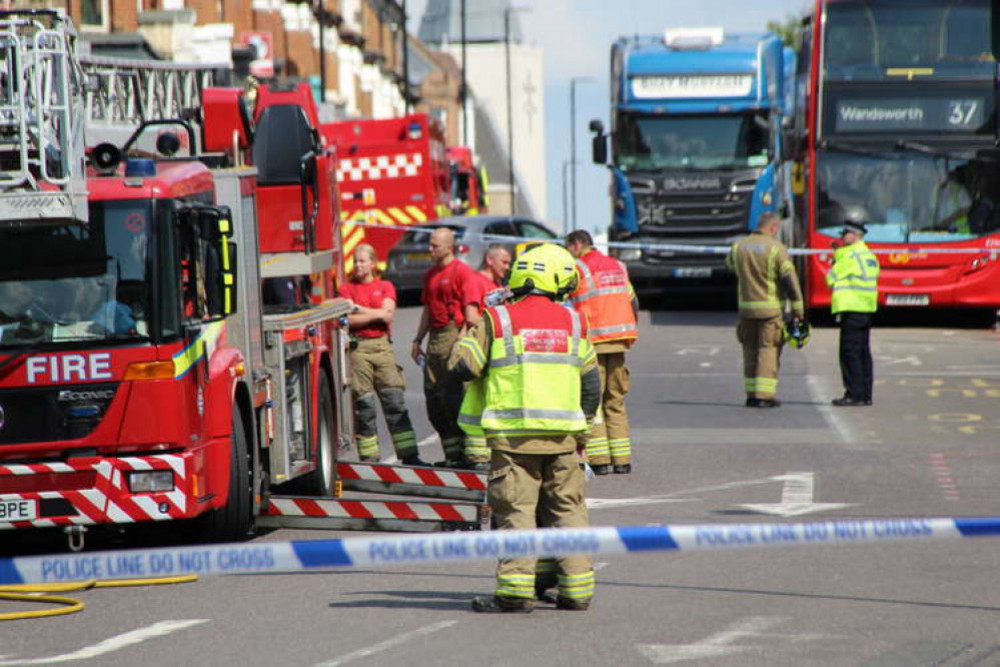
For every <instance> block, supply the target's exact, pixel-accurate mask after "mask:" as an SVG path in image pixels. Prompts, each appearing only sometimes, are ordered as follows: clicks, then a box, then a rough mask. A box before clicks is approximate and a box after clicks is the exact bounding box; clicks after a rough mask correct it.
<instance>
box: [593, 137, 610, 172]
mask: <svg viewBox="0 0 1000 667" xmlns="http://www.w3.org/2000/svg"><path fill="white" fill-rule="evenodd" d="M591 152H592V153H593V160H594V164H600V165H605V164H607V163H608V137H607V135H605V134H595V135H594V138H593V139H592V140H591Z"/></svg>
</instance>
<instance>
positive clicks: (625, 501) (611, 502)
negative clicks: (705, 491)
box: [587, 496, 695, 510]
mask: <svg viewBox="0 0 1000 667" xmlns="http://www.w3.org/2000/svg"><path fill="white" fill-rule="evenodd" d="M694 500H695V499H694V498H658V497H641V496H640V497H637V498H587V509H592V510H596V509H607V508H609V507H631V506H635V505H658V504H660V503H690V502H693V501H694Z"/></svg>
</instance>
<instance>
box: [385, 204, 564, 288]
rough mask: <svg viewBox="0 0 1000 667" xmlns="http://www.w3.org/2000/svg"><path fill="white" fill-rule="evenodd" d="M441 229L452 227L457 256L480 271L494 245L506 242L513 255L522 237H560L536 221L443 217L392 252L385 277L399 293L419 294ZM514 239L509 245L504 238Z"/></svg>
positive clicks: (413, 233) (412, 232)
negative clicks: (435, 235)
mask: <svg viewBox="0 0 1000 667" xmlns="http://www.w3.org/2000/svg"><path fill="white" fill-rule="evenodd" d="M437 227H449V228H451V229H452V230H454V232H455V256H456V257H458V258H459V259H461V260H462V261H463V262H465V263H466V264H468V265H469V266H471V267H472V268H473V269H478V268H479V266H480V265H481V264H482V262H483V255H484V254H486V248H487V247H488V246H489V245H490V244H491V243H503V244H504V245H505V246H506V247H507V250H509V251H510V253H511V255H513V254H514V247H515V246H516V245H517V244H518V243H520V241H519V240H518V239H519V238H525V239H538V240H541V241H551V240H553V239H555V240H556V241H557V242H558V239H559V236H558V235H557V234H556V233H555V232H554V231H552V230H551V229H549V228H548V227H546V226H545V225H543V224H542V223H540V222H538V221H536V220H530V219H528V218H518V217H511V216H506V215H472V216H462V217H455V218H441V219H439V220H435V221H433V222H429V223H427V224H426V225H422V226H420V227H416V228H414V229H412V230H410V231H408V232H406V233H405V234H403V237H402V238H401V239H400V240H399V243H397V244H396V245H395V247H393V249H392V250H390V251H389V257H388V259H387V261H386V271H385V278H386V280H389V281H391V282H392V284H394V285H395V286H396V289H397V290H398V291H399V292H409V293H412V292H419V291H420V290H421V289H422V288H423V285H424V274H425V273H427V269H429V268H430V267H431V264H432V262H431V254H430V252H429V245H430V240H431V232H432V231H434V229H435V228H437ZM505 237H506V238H510V242H509V243H508V242H506V241H505V240H504V238H505Z"/></svg>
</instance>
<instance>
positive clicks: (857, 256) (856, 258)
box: [851, 250, 870, 280]
mask: <svg viewBox="0 0 1000 667" xmlns="http://www.w3.org/2000/svg"><path fill="white" fill-rule="evenodd" d="M851 257H853V258H854V261H855V262H857V263H858V268H859V269H861V279H862V280H870V278H869V277H868V267H866V266H865V263H864V261H862V259H861V253H860V252H858V251H857V250H854V251H852V252H851Z"/></svg>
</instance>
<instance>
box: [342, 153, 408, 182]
mask: <svg viewBox="0 0 1000 667" xmlns="http://www.w3.org/2000/svg"><path fill="white" fill-rule="evenodd" d="M423 163H424V156H423V155H421V154H420V153H397V154H396V155H378V156H375V157H361V158H344V159H342V160H341V161H340V164H339V165H338V166H337V180H338V181H341V182H343V181H374V180H378V179H381V178H399V177H400V176H416V175H417V173H418V172H419V171H420V167H421V166H422V165H423Z"/></svg>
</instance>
